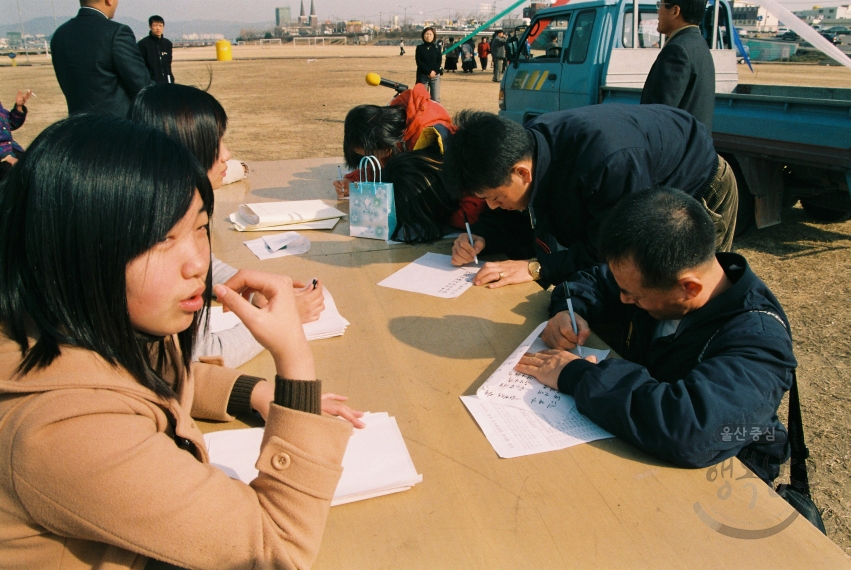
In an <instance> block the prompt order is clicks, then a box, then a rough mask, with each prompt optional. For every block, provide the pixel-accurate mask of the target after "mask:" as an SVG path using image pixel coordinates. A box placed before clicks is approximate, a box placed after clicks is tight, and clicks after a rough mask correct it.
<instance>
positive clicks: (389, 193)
mask: <svg viewBox="0 0 851 570" xmlns="http://www.w3.org/2000/svg"><path fill="white" fill-rule="evenodd" d="M358 169H359V170H360V172H361V178H372V180H373V182H355V183H354V184H352V185H351V187H350V189H349V235H351V236H354V237H362V238H370V239H383V240H385V241H390V236H392V235H393V232H394V231H395V230H396V203H395V201H394V200H393V184H392V183H390V182H382V181H381V164H380V163H379V162H378V159H377V158H376V157H374V156H365V157H363V158H362V159H361V161H360V165H359V166H358ZM367 170H369V171H371V173H372V176H368V173H367Z"/></svg>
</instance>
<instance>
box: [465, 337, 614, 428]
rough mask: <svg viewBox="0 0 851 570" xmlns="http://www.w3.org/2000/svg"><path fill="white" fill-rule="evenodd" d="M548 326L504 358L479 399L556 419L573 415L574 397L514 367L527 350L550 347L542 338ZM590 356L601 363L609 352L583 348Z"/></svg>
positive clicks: (483, 385) (576, 351)
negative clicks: (547, 415)
mask: <svg viewBox="0 0 851 570" xmlns="http://www.w3.org/2000/svg"><path fill="white" fill-rule="evenodd" d="M546 325H547V323H546V321H544V322H543V323H541V324H540V325H538V327H536V328H535V330H534V331H532V333H531V334H530V335H529V336H528V337H526V340H524V341H523V342H521V343H520V346H518V347H517V349H515V351H514V352H512V353H511V355H510V356H509V357H508V358H506V359H505V362H503V363H502V364H501V365H500V366H499V368H497V369H496V370H495V371H494V373H493V374H491V375H490V378H488V379H487V380H485V383H484V384H482V385H481V386H480V387H479V389H478V391H477V392H476V395H477V396H478V397H479V398H480V399H482V400H487V401H490V402H493V403H495V404H503V405H506V406H513V407H515V408H520V409H523V410H532V411H534V412H535V413H539V414H549V415H552V416H553V417H554V418H556V419H557V418H558V417H561V416H568V415H571V414H572V413H573V412H572V411H571V410H574V411H575V410H576V407H575V406H574V405H573V398H572V397H570V396H568V395H566V394H562V393H561V392H559V391H558V390H553V389H552V388H549V387H547V386H544V385H543V384H541V383H540V382H538V381H537V380H536V379H535V378H533V377H532V376H529V375H527V374H522V373H520V372H517V371H516V370H514V367H515V366H516V365H517V363H518V362H519V361H520V358H521V357H522V356H523V355H524V354H526V353H527V352H540V351H542V350H547V349H549V347H548V346H547V345H546V344H544V341H543V340H541V337H540V335H541V332H543V330H544V327H545V326H546ZM570 352H571V353H573V354H576V355H578V350H577V349H575V348H574V349H573V350H571V351H570ZM591 355H593V356H596V357H597V361H598V362H602V361H603V360H605V359H606V357H607V356H608V355H609V351H608V350H599V349H595V348H588V347H582V357H583V358H585V357H586V356H591ZM576 413H578V412H576Z"/></svg>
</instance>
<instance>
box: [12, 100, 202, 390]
mask: <svg viewBox="0 0 851 570" xmlns="http://www.w3.org/2000/svg"><path fill="white" fill-rule="evenodd" d="M196 190H197V191H198V192H200V194H201V198H202V200H203V202H204V207H205V209H206V211H207V213H208V214H212V211H213V189H212V187H211V185H210V180H209V179H208V178H207V172H206V170H205V169H204V168H203V167H202V166H201V165H200V164H199V163H198V161H197V160H196V159H195V157H194V156H192V154H191V153H190V152H189V151H188V150H187V149H186V148H185V147H184V146H183V145H181V144H180V143H179V142H177V141H175V140H173V139H172V138H170V137H169V136H168V135H166V134H165V133H162V132H160V131H158V130H155V129H152V128H151V127H148V126H146V125H142V124H140V123H136V122H133V121H128V120H124V119H119V118H116V117H109V116H106V115H73V116H71V117H70V118H68V119H64V120H62V121H59V122H58V123H54V124H53V125H51V126H49V127H47V128H46V129H45V130H44V131H42V133H41V134H39V136H38V137H36V139H35V141H33V143H32V144H31V145H30V147H29V149H28V150H27V153H26V155H25V156H24V157H23V158H22V159H21V160H20V161H19V162H18V163H17V164H16V165H15V167H14V168H13V169H12V171H11V172H10V174H9V176H7V177H6V178H5V179H4V180H3V183H2V184H0V324H2V327H3V330H4V333H5V334H6V335H7V336H8V337H9V338H10V339H11V340H13V341H15V342H17V343H18V345H19V346H20V348H21V354H22V356H23V359H22V362H21V365H20V367H19V372H20V373H21V374H26V373H27V372H29V371H31V370H33V369H39V368H45V367H47V366H49V365H50V364H51V363H52V362H53V361H54V360H55V359H56V358H57V357H59V356H60V354H61V352H62V350H63V348H64V347H75V348H84V349H87V350H90V351H93V352H95V353H97V354H99V355H100V356H101V357H103V358H104V360H106V361H107V362H108V363H110V364H113V365H115V366H119V367H121V368H123V369H125V370H127V372H129V373H130V374H131V375H132V376H133V377H134V378H135V379H136V380H137V381H138V382H139V383H140V384H141V385H143V386H145V387H147V388H149V389H151V390H153V391H154V392H156V393H158V394H160V395H164V396H168V395H173V392H172V390H171V388H170V386H169V385H168V384H167V383H166V382H165V381H164V380H162V379H161V378H162V374H163V373H164V372H166V366H174V365H175V364H178V363H175V362H173V361H171V364H170V365H167V364H166V363H167V362H168V358H167V355H166V353H165V351H166V348H165V343H164V340H162V339H147V341H150V342H154V343H155V344H154V345H153V346H151V345H149V344H148V342H147V341H145V342H143V341H140V337H139V336H138V334H139V333H137V332H136V331H135V330H134V329H133V325H132V323H131V321H130V313H129V310H128V306H127V280H126V271H127V264H128V263H130V262H131V261H132V260H134V259H136V258H137V257H138V256H140V255H142V254H144V253H145V252H147V251H148V250H150V249H151V248H152V247H154V246H155V245H156V244H158V243H160V242H161V241H163V239H165V237H166V235H167V234H168V232H169V231H170V230H171V229H172V228H173V227H174V226H175V225H176V224H177V223H178V222H179V221H180V220H181V219H182V218H183V217H184V216H185V215H186V214H187V212H188V210H189V207H190V205H191V204H192V200H193V199H194V196H195V192H196ZM208 239H209V236H208ZM211 286H212V273H211V272H209V271H208V274H207V289H206V291H205V293H204V305H205V306H206V307H209V303H210V294H211V293H210V292H211ZM198 314H199V313H196V316H195V319H194V320H193V324H192V326H190V327H189V328H188V329H187V330H185V331H182V332H179V333H178V334H177V337H178V344H179V346H180V349H181V350H182V359H183V362H182V363H180V364H182V365H183V366H184V367H185V369H186V370H187V371H188V368H189V364H190V361H191V356H192V347H193V344H194V339H195V334H196V330H197V328H198V319H199V317H198ZM31 338H33V339H35V343H34V344H32V345H30V339H31ZM152 356H154V361H155V362H156V364H152ZM178 365H179V364H178Z"/></svg>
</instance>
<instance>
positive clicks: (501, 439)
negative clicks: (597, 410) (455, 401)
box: [461, 396, 614, 459]
mask: <svg viewBox="0 0 851 570" xmlns="http://www.w3.org/2000/svg"><path fill="white" fill-rule="evenodd" d="M571 399H572V398H571ZM461 401H462V402H464V405H465V406H467V409H468V410H470V413H471V414H472V415H473V418H475V420H476V423H478V424H479V427H480V428H481V429H482V432H484V434H485V437H487V439H488V441H489V442H490V444H491V445H492V446H493V448H494V451H496V453H497V455H499V456H500V457H503V458H505V459H510V458H512V457H521V456H523V455H532V454H534V453H544V452H545V451H556V450H558V449H565V448H567V447H572V446H574V445H579V444H580V443H588V442H589V441H594V440H597V439H605V438H609V437H614V436H612V435H611V434H610V433H608V432H606V431H605V430H603V429H602V428H599V427H597V426H596V425H594V424H591V425H592V426H593V427H594V428H596V430H599V431H594V430H592V429H586V428H585V427H584V426H583V427H582V428H581V429H575V426H569V425H561V424H556V425H550V424H549V423H548V422H547V421H545V419H544V418H543V417H541V416H539V415H537V414H535V413H534V412H531V411H529V410H521V409H519V408H513V407H511V406H503V405H500V404H494V403H492V402H488V401H485V400H481V399H479V398H477V397H476V396H461Z"/></svg>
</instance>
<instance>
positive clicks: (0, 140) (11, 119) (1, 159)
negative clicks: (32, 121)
mask: <svg viewBox="0 0 851 570" xmlns="http://www.w3.org/2000/svg"><path fill="white" fill-rule="evenodd" d="M32 93H33V92H32V91H30V90H29V89H27V90H26V91H18V96H17V97H16V98H15V106H14V107H12V110H11V111H9V110H7V109H5V108H4V107H3V104H2V103H0V180H2V179H3V177H5V176H6V173H7V172H9V169H10V168H12V166H14V165H15V163H16V162H18V159H20V158H21V157H22V156H24V149H23V147H21V145H19V144H18V143H16V142H15V140H14V139H13V138H12V131H14V130H17V129H19V128H21V125H23V124H24V121H26V120H27V107H26V104H27V101H28V100H29V98H30V95H32Z"/></svg>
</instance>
